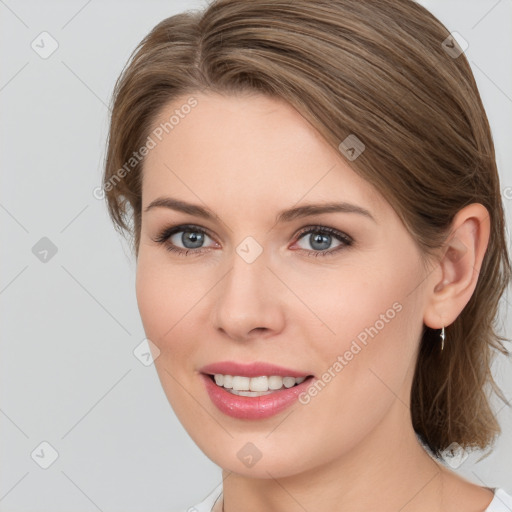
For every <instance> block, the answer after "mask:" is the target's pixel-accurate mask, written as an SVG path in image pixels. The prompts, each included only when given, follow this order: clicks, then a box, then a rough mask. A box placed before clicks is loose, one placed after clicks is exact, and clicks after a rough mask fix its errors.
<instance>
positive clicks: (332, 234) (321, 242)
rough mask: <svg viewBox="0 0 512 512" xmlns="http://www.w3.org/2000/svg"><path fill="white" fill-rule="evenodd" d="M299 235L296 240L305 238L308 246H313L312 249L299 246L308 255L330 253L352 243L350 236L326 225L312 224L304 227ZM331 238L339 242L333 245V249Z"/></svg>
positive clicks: (325, 254) (326, 254)
mask: <svg viewBox="0 0 512 512" xmlns="http://www.w3.org/2000/svg"><path fill="white" fill-rule="evenodd" d="M299 235H300V236H299V238H298V240H301V239H302V238H305V239H307V240H308V243H309V244H310V246H311V247H313V251H311V250H309V249H307V248H304V247H301V250H305V251H306V252H307V253H308V255H309V256H315V257H316V256H328V255H332V254H333V253H336V252H338V251H340V250H341V249H343V248H344V247H347V246H350V245H352V243H353V240H352V238H350V237H349V236H348V235H346V234H345V233H342V232H341V231H338V230H337V229H333V228H328V227H326V226H312V227H309V228H306V231H302V232H301V233H299ZM306 235H308V236H309V238H307V237H306ZM333 238H334V239H336V240H337V241H338V242H339V244H338V245H337V246H335V248H334V249H331V248H330V246H331V244H332V241H333Z"/></svg>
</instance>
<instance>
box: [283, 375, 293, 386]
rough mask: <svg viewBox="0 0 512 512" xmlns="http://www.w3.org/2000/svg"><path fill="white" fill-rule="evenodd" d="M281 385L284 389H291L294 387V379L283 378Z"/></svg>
mask: <svg viewBox="0 0 512 512" xmlns="http://www.w3.org/2000/svg"><path fill="white" fill-rule="evenodd" d="M283 385H284V387H285V388H291V387H292V386H295V377H284V378H283Z"/></svg>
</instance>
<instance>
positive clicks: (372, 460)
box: [223, 400, 444, 512]
mask: <svg viewBox="0 0 512 512" xmlns="http://www.w3.org/2000/svg"><path fill="white" fill-rule="evenodd" d="M268 473H269V475H272V469H271V468H269V470H268ZM443 476H444V470H443V469H442V466H440V464H439V463H437V462H436V461H434V460H433V459H432V458H431V457H430V455H429V454H428V453H427V452H426V451H425V450H424V449H423V447H422V446H421V445H420V444H419V442H418V440H417V438H416V435H415V433H414V430H413V428H412V425H411V423H410V414H409V410H408V408H407V407H406V406H405V405H404V404H403V403H402V402H401V401H400V400H396V402H395V404H394V406H393V407H392V409H391V410H390V413H389V414H388V415H387V416H386V417H385V419H384V420H383V421H382V423H381V424H379V425H378V426H377V427H376V428H374V430H373V431H372V432H371V433H370V434H368V435H367V436H365V437H364V440H363V441H362V442H361V443H359V444H357V445H356V446H354V447H353V448H352V449H351V450H350V451H349V452H347V453H343V454H341V455H337V454H333V458H332V459H331V460H329V461H328V462H327V463H325V464H323V465H322V466H317V467H313V468H309V469H308V471H307V472H302V473H298V474H290V475H288V476H285V477H280V478H275V477H272V476H271V477H270V478H265V479H262V478H259V479H256V478H250V477H248V476H246V475H242V474H237V473H232V472H229V471H223V480H224V484H223V490H224V492H223V495H224V510H225V512H235V511H237V512H239V511H243V512H260V511H261V510H265V511H268V512H282V511H283V510H286V511H287V512H304V510H322V509H325V510H333V511H338V510H339V511H344V510H350V511H351V512H366V511H369V510H379V512H396V511H398V510H400V511H401V512H427V511H428V512H437V511H441V510H442V509H443V508H442V503H441V502H442V500H443V493H442V484H443Z"/></svg>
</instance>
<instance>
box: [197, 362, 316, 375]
mask: <svg viewBox="0 0 512 512" xmlns="http://www.w3.org/2000/svg"><path fill="white" fill-rule="evenodd" d="M199 371H200V372H201V373H209V374H210V375H215V374H216V373H220V374H222V375H239V376H241V377H260V376H263V375H266V376H268V377H270V376H271V375H279V376H281V377H307V376H308V375H311V373H304V372H300V371H298V370H293V369H291V368H284V367H283V366H277V365H275V364H270V363H250V364H241V363H236V362H234V361H220V362H218V363H212V364H208V365H206V366H203V367H202V368H200V369H199Z"/></svg>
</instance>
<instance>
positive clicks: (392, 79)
mask: <svg viewBox="0 0 512 512" xmlns="http://www.w3.org/2000/svg"><path fill="white" fill-rule="evenodd" d="M449 36H450V33H449V31H448V30H447V29H446V27H445V26H444V25H443V24H442V23H441V22H440V21H438V20H437V19H436V18H435V17H434V16H433V15H432V14H431V13H430V12H428V11H427V10H426V9H425V8H423V7H422V6H420V5H418V4H416V3H415V2H413V1H412V0H368V1H365V2H361V1H359V0H320V1H318V0H315V1H313V0H295V1H293V2H289V1H285V0H219V1H214V2H212V3H211V4H210V5H209V6H208V7H207V8H206V9H205V10H204V11H189V12H185V13H182V14H179V15H176V16H172V17H170V18H167V19H165V20H163V21H162V22H160V23H159V24H158V25H157V26H156V27H154V29H153V30H152V31H151V32H150V33H149V34H148V35H147V36H146V37H145V38H144V39H143V40H142V41H141V43H140V44H139V45H138V47H137V48H136V49H135V50H134V51H133V53H132V55H131V57H130V60H129V62H128V63H127V65H126V67H125V68H124V70H123V72H122V74H121V76H120V77H119V78H118V81H117V82H116V85H115V89H114V94H113V104H112V116H111V124H110V133H109V140H108V148H107V154H106V158H105V173H104V177H103V190H104V191H105V197H106V200H107V205H108V210H109V214H110V216H111V218H112V220H113V222H114V225H115V227H116V229H118V231H119V232H121V233H123V234H126V233H129V234H130V235H131V239H132V244H133V245H132V248H133V250H134V251H135V255H136V257H138V246H139V241H140V228H141V214H142V212H141V206H142V205H141V201H142V190H141V178H142V170H143V169H142V168H143V164H144V160H143V159H141V160H140V161H138V160H137V161H135V160H134V161H132V163H131V168H127V167H126V163H127V162H128V161H130V159H131V158H132V155H133V152H134V151H135V150H137V149H138V148H142V147H143V146H144V145H145V144H146V143H147V141H148V135H149V134H150V132H151V130H152V129H153V128H154V123H155V120H156V119H157V117H158V115H159V114H160V112H161V111H162V109H163V108H164V107H166V106H167V105H168V104H169V103H170V102H172V101H173V100H175V99H176V98H178V97H180V98H183V97H186V95H189V96H190V95H193V94H194V93H197V92H199V91H202V90H208V91H211V92H216V93H220V94H225V95H229V94H236V93H240V92H255V93H262V94H267V95H269V96H272V97H277V98H282V99H284V100H286V101H287V102H288V103H289V104H291V105H292V106H293V107H294V108H296V109H297V110H298V111H299V112H300V113H301V114H302V115H303V117H304V118H305V119H306V120H308V121H309V122H310V123H311V124H312V125H313V126H314V127H315V128H316V129H317V130H318V131H319V132H320V133H321V135H322V136H323V137H324V138H325V139H326V141H327V142H328V143H330V144H332V146H333V147H335V148H338V147H339V144H340V142H341V141H343V140H345V139H346V137H347V136H349V135H351V134H354V135H356V136H357V138H358V139H360V140H361V141H363V143H364V145H365V150H364V151H363V152H362V153H361V154H360V155H359V156H358V157H357V158H356V159H354V160H351V159H347V160H348V161H347V163H348V165H350V166H351V168H352V169H353V170H354V171H355V172H357V173H358V174H359V175H360V176H362V177H363V178H364V179H366V180H367V181H368V182H370V183H371V184H373V185H374V186H376V187H377V189H378V190H379V191H380V192H381V193H382V195H383V196H384V197H385V198H386V200H387V201H388V202H389V203H390V204H391V206H392V207H393V208H394V209H395V211H396V212H397V214H398V215H399V216H400V218H401V219H402V221H403V222H404V224H405V226H406V227H407V229H408V230H409V231H410V233H411V235H412V236H413V238H414V239H415V240H416V242H417V244H418V246H419V247H420V248H421V249H422V254H424V255H425V256H429V257H430V256H432V255H433V254H435V251H436V250H438V249H439V248H440V247H442V245H443V243H444V242H445V240H446V237H447V236H449V228H450V225H451V222H452V220H453V218H454V216H455V214H456V213H457V212H458V211H459V210H460V209H461V208H463V207H464V206H466V205H468V204H470V203H475V202H477V203H481V204H483V205H484V206H485V207H486V208H487V210H488V212H489V214H490V224H491V234H490V241H489V245H488V248H487V251H486V254H485V257H484V260H483V263H482V266H481V269H480V276H479V279H478V282H477V285H476V289H475V291H474V293H473V296H472V297H471V299H470V301H469V302H468V304H467V305H466V307H465V308H464V310H463V311H462V312H461V314H460V315H459V317H458V318H457V319H456V320H455V322H454V323H453V324H451V325H450V326H448V327H447V328H446V337H447V343H446V348H445V349H444V352H443V353H442V356H440V353H439V331H438V330H434V329H431V328H429V327H427V326H424V333H423V337H422V341H421V345H420V349H419V356H418V360H417V366H416V372H415V377H414V382H413V386H412V391H411V416H412V422H413V427H414V429H415V431H416V433H417V434H418V436H419V438H420V439H421V440H422V441H423V442H424V444H425V445H426V446H427V447H428V448H429V449H430V450H431V451H432V453H433V454H434V455H436V456H440V454H441V451H442V450H444V449H445V448H447V447H448V446H449V445H450V444H451V443H452V442H457V443H458V444H459V445H461V446H462V447H464V448H469V447H475V448H484V447H486V446H488V445H489V444H490V443H492V442H493V441H494V440H495V438H496V436H497V435H498V434H499V433H500V427H499V425H498V423H497V421H496V418H495V416H494V414H493V412H492V410H491V407H490V402H489V399H490V397H489V396H488V395H487V390H488V387H489V386H490V388H491V389H492V390H494V391H495V392H496V393H497V395H498V396H499V397H500V398H502V399H503V400H505V398H504V396H503V394H502V393H501V391H500V389H499V388H498V387H497V385H496V383H495V381H494V380H493V377H492V374H491V370H490V365H491V362H492V358H493V357H494V355H495V353H496V352H495V351H496V350H498V351H500V352H502V353H504V354H507V355H509V353H508V352H507V350H506V349H505V347H504V345H503V343H502V342H503V341H505V340H507V338H505V337H503V336H500V335H499V334H498V333H497V329H496V328H497V325H496V319H497V314H498V306H499V300H500V297H501V295H502V294H503V292H504V290H505V288H506V287H507V285H508V283H509V281H510V276H511V267H510V260H509V255H508V253H507V246H506V240H505V225H504V214H503V206H502V203H501V196H500V185H499V177H498V172H497V167H496V162H495V154H494V145H493V140H492V136H491V131H490V127H489V124H488V120H487V116H486V113H485V110H484V107H483V105H482V101H481V98H480V95H479V93H478V90H477V86H476V83H475V80H474V77H473V74H472V72H471V68H470V66H469V64H468V62H467V59H466V57H465V55H464V54H463V53H462V54H460V55H458V54H456V53H455V54H454V53H453V47H454V44H453V40H452V39H447V38H448V37H449ZM450 48H452V52H450ZM455 49H457V46H455ZM340 154H341V155H342V156H344V157H346V155H344V154H343V152H340ZM122 169H124V172H120V171H121V170H122ZM121 178H122V179H121ZM131 223H132V225H130V224H131Z"/></svg>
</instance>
